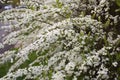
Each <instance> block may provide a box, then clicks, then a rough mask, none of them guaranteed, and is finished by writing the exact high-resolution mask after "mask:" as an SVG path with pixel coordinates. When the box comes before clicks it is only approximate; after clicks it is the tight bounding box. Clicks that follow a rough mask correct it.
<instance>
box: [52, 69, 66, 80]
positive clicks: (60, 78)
mask: <svg viewBox="0 0 120 80" xmlns="http://www.w3.org/2000/svg"><path fill="white" fill-rule="evenodd" d="M64 78H65V75H64V74H63V72H62V71H58V72H57V73H54V74H53V76H52V80H65V79H64Z"/></svg>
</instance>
